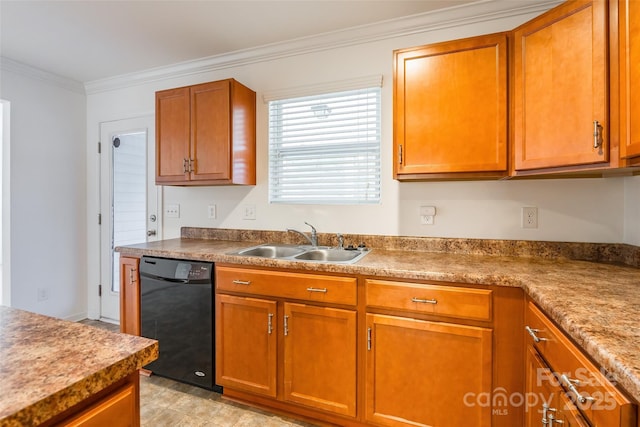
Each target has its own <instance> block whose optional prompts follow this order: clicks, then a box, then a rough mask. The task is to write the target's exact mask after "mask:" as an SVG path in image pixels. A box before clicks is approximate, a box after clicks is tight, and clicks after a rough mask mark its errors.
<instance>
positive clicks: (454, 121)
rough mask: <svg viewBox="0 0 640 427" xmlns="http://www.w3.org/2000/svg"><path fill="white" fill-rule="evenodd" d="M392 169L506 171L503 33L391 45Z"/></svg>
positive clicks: (404, 172) (410, 171)
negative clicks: (397, 47) (406, 46)
mask: <svg viewBox="0 0 640 427" xmlns="http://www.w3.org/2000/svg"><path fill="white" fill-rule="evenodd" d="M395 66H396V69H395V86H394V97H395V99H394V138H395V144H394V153H395V156H394V159H395V161H394V166H395V167H394V171H395V172H396V173H395V177H396V178H398V179H402V178H403V177H404V176H406V175H411V174H435V173H449V172H487V171H490V172H495V171H502V172H504V173H503V174H502V175H505V174H506V170H507V37H506V35H505V34H493V35H487V36H482V37H474V38H471V39H464V40H458V41H454V42H447V43H439V44H435V45H429V46H424V47H421V48H416V49H407V50H401V51H396V52H395Z"/></svg>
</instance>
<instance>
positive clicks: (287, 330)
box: [284, 314, 289, 337]
mask: <svg viewBox="0 0 640 427" xmlns="http://www.w3.org/2000/svg"><path fill="white" fill-rule="evenodd" d="M287 335H289V316H287V315H286V314H285V316H284V336H285V337H286V336H287Z"/></svg>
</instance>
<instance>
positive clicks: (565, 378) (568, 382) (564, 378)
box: [560, 374, 596, 403]
mask: <svg viewBox="0 0 640 427" xmlns="http://www.w3.org/2000/svg"><path fill="white" fill-rule="evenodd" d="M560 379H562V382H564V383H565V384H566V386H567V388H568V389H569V391H570V392H571V393H573V394H575V396H576V399H578V402H580V403H587V402H593V401H594V400H596V399H594V398H593V397H591V396H583V395H581V394H580V392H579V391H578V389H577V388H576V384H580V381H578V380H574V379H572V378H569V377H568V376H567V375H566V374H562V375H561V376H560Z"/></svg>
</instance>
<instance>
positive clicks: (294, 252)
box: [232, 244, 369, 264]
mask: <svg viewBox="0 0 640 427" xmlns="http://www.w3.org/2000/svg"><path fill="white" fill-rule="evenodd" d="M367 253H369V251H368V250H367V249H365V250H360V249H358V250H347V249H340V248H334V247H329V246H299V245H286V244H264V245H259V246H253V247H250V248H247V249H242V250H240V251H237V252H233V253H232V255H243V256H253V257H260V258H273V259H283V260H289V261H307V262H325V263H335V264H353V263H355V262H357V261H358V260H360V259H361V258H362V257H363V256H365V255H366V254H367Z"/></svg>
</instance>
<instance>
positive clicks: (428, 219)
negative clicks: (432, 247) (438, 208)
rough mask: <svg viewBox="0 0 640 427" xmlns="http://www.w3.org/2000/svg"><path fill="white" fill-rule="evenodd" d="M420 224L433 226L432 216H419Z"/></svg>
mask: <svg viewBox="0 0 640 427" xmlns="http://www.w3.org/2000/svg"><path fill="white" fill-rule="evenodd" d="M420 224H422V225H433V215H420Z"/></svg>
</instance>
